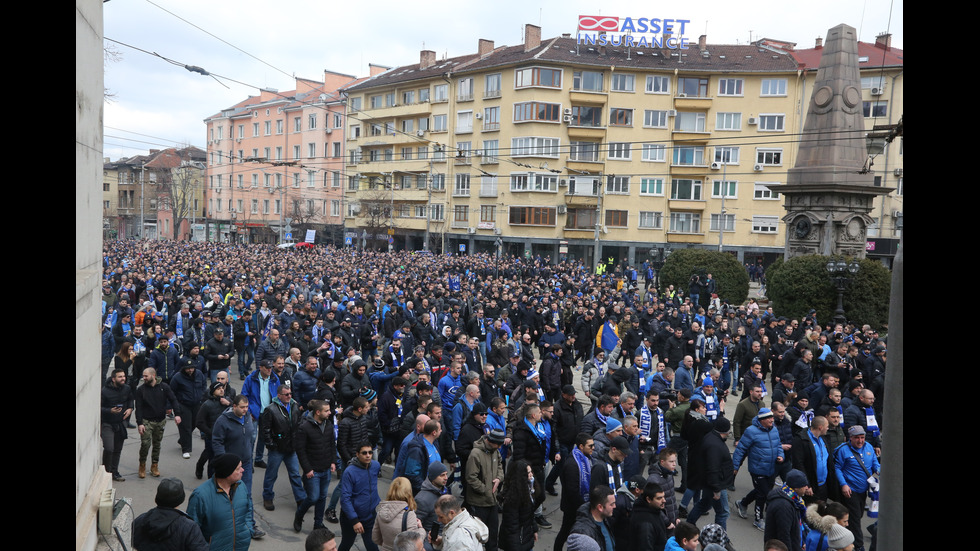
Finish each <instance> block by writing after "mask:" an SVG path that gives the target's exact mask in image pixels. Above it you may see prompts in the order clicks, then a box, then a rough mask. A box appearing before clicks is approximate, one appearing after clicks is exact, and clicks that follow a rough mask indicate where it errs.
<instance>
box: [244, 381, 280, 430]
mask: <svg viewBox="0 0 980 551" xmlns="http://www.w3.org/2000/svg"><path fill="white" fill-rule="evenodd" d="M260 375H261V373H260V372H259V370H258V369H256V370H255V371H253V372H252V373H250V374H249V375H248V377H245V382H244V383H242V394H243V395H245V396H248V413H249V415H251V416H252V419H255V420H256V421H258V419H259V414H260V413H262V398H261V392H262V384H261V383H260V382H259V376H260ZM279 384H280V381H279V377H278V376H277V375H276V373H275V372H271V373H269V402H270V403H271V402H272V398H275V397H276V394H278V393H279Z"/></svg>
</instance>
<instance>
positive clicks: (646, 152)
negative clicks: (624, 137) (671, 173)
mask: <svg viewBox="0 0 980 551" xmlns="http://www.w3.org/2000/svg"><path fill="white" fill-rule="evenodd" d="M643 160H644V161H652V162H656V163H663V162H665V161H666V160H667V148H666V147H665V146H664V145H663V144H658V143H645V144H643Z"/></svg>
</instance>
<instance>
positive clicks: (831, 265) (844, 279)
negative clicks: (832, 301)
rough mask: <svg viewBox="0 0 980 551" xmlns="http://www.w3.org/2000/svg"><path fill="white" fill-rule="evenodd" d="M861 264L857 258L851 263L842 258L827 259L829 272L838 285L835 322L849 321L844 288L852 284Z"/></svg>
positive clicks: (831, 278)
mask: <svg viewBox="0 0 980 551" xmlns="http://www.w3.org/2000/svg"><path fill="white" fill-rule="evenodd" d="M860 269H861V266H860V265H859V264H858V263H857V261H856V260H852V261H851V262H850V264H848V263H847V262H844V260H843V259H841V260H834V259H830V260H829V261H827V273H828V274H830V280H831V281H833V282H834V285H835V286H836V287H837V311H836V312H834V323H835V324H836V323H839V324H841V325H844V324H845V323H847V317H845V316H844V290H845V289H847V287H848V286H850V284H851V282H852V281H853V278H854V276H855V275H857V273H858V271H859V270H860Z"/></svg>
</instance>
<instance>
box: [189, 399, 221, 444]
mask: <svg viewBox="0 0 980 551" xmlns="http://www.w3.org/2000/svg"><path fill="white" fill-rule="evenodd" d="M226 409H228V407H227V406H225V405H224V404H222V403H221V398H218V397H216V396H214V395H212V396H209V397H208V399H207V400H205V401H204V403H202V404H201V407H200V409H198V410H197V418H196V420H197V430H199V431H201V434H203V435H204V436H205V437H207V438H210V437H211V431H213V430H214V424H215V423H216V422H217V421H218V417H220V416H221V414H222V413H224V412H225V410H226Z"/></svg>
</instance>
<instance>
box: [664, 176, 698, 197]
mask: <svg viewBox="0 0 980 551" xmlns="http://www.w3.org/2000/svg"><path fill="white" fill-rule="evenodd" d="M670 198H671V199H677V200H680V201H700V200H701V180H688V179H675V180H673V181H671V185H670Z"/></svg>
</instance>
